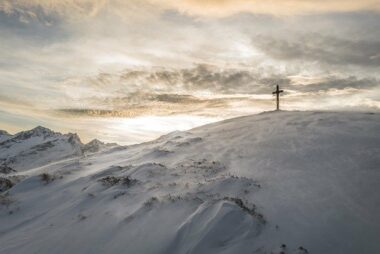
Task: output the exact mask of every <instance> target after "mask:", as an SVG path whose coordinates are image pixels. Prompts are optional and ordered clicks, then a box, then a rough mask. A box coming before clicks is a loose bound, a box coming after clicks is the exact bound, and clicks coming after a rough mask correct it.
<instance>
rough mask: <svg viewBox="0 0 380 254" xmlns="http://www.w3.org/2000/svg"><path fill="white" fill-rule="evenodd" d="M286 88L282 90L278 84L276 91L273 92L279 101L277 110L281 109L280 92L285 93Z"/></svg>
mask: <svg viewBox="0 0 380 254" xmlns="http://www.w3.org/2000/svg"><path fill="white" fill-rule="evenodd" d="M283 92H284V90H280V87H279V86H278V85H277V86H276V91H274V92H273V93H272V94H275V95H276V102H277V108H276V110H280V93H283Z"/></svg>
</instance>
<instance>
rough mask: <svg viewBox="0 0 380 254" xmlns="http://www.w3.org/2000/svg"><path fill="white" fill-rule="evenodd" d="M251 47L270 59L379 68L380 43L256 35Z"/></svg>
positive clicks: (309, 36) (317, 37) (308, 35)
mask: <svg viewBox="0 0 380 254" xmlns="http://www.w3.org/2000/svg"><path fill="white" fill-rule="evenodd" d="M253 44H254V46H255V47H257V48H259V49H260V50H262V51H263V52H264V53H265V54H267V55H268V56H270V57H273V58H274V59H280V60H304V61H311V62H315V61H317V62H320V63H322V64H332V65H358V66H365V67H371V66H372V67H379V66H380V41H379V40H360V39H358V40H355V39H341V38H337V37H332V36H322V35H320V34H306V35H301V36H299V35H298V36H297V35H295V36H293V37H292V38H291V39H286V38H278V37H277V38H274V37H269V36H257V37H256V38H254V39H253Z"/></svg>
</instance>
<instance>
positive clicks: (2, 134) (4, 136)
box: [0, 130, 12, 143]
mask: <svg viewBox="0 0 380 254" xmlns="http://www.w3.org/2000/svg"><path fill="white" fill-rule="evenodd" d="M11 137H12V135H11V134H9V133H8V132H6V131H3V130H0V143H1V142H3V141H5V140H7V139H9V138H11Z"/></svg>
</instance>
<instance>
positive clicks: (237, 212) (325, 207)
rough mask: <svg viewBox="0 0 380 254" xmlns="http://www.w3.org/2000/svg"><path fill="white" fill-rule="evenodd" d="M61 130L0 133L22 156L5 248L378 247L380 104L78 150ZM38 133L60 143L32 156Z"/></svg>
mask: <svg viewBox="0 0 380 254" xmlns="http://www.w3.org/2000/svg"><path fill="white" fill-rule="evenodd" d="M41 133H42V134H41ZM43 133H45V134H46V133H48V134H46V135H45V134H43ZM71 135H72V134H71ZM15 136H17V134H16V135H13V136H12V138H14V137H15ZM32 136H33V135H32ZM45 136H46V137H45ZM68 139H69V137H68V136H64V137H63V135H62V134H56V133H53V132H51V131H50V132H49V131H46V130H44V131H42V130H41V132H39V133H38V135H35V136H33V137H29V138H27V139H26V140H21V139H20V140H18V142H16V141H15V140H14V142H13V143H12V144H11V143H7V144H11V146H10V147H9V148H4V142H3V143H0V158H3V159H5V160H6V159H7V158H16V161H18V162H17V163H15V164H14V165H15V166H16V168H15V169H16V170H17V172H11V173H8V174H0V180H1V179H3V182H2V184H3V186H4V187H3V189H5V188H8V189H7V190H5V191H3V192H1V193H0V253H1V254H3V253H4V254H5V253H12V254H18V253H20V254H21V253H38V254H44V253H46V254H51V253H55V254H58V253H89V254H90V253H91V254H94V253H95V254H96V253H130V254H134V253H136V254H137V253H138V254H145V253H169V254H170V253H197V254H198V253H268V254H269V253H299V254H301V253H317V254H329V253H331V254H340V253H342V254H343V253H344V254H350V253H352V254H358V253H363V254H377V253H380V241H379V240H380V238H379V236H380V216H379V215H380V115H379V114H369V113H349V112H346V113H333V112H267V113H262V114H259V115H252V116H247V117H240V118H235V119H230V120H226V121H222V122H219V123H214V124H210V125H205V126H202V127H199V128H196V129H192V130H189V131H185V132H174V133H170V134H168V135H165V136H163V137H161V138H159V139H157V140H154V141H152V142H147V143H143V144H139V145H133V146H128V147H118V146H117V147H116V146H112V147H109V148H107V149H100V150H99V149H93V147H94V146H98V145H101V142H100V143H99V141H94V142H93V143H92V144H91V145H90V146H89V147H90V148H89V152H87V153H84V152H83V151H82V150H83V145H82V146H81V147H82V150H81V149H79V148H78V147H77V146H76V145H72V146H71V147H70V145H71V144H72V143H70V142H68ZM9 140H12V139H8V141H9ZM52 140H58V141H52ZM43 141H52V142H53V144H56V143H55V142H58V143H59V145H55V146H53V147H50V146H49V147H50V148H49V149H41V150H40V151H37V155H33V154H32V155H29V153H30V151H35V150H36V149H35V148H34V149H32V150H31V148H33V147H35V146H36V144H41V143H42V144H45V143H46V142H43ZM6 142H7V141H6ZM73 143H74V144H77V143H76V142H73ZM69 144H70V145H69ZM70 149H72V150H70ZM78 149H79V150H78ZM25 151H29V152H25ZM78 151H82V152H78ZM17 167H18V168H17ZM4 179H8V180H9V181H11V182H12V185H13V187H11V188H9V186H8V185H7V183H8V181H6V180H4ZM0 183H1V181H0ZM7 186H8V187H7Z"/></svg>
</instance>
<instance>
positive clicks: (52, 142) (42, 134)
mask: <svg viewBox="0 0 380 254" xmlns="http://www.w3.org/2000/svg"><path fill="white" fill-rule="evenodd" d="M0 138H2V139H1V140H2V141H1V142H0V169H1V168H3V171H7V170H6V169H5V168H7V167H8V168H11V169H13V170H16V171H22V170H25V169H30V168H33V167H38V166H43V165H46V164H48V163H50V162H56V161H59V160H62V159H66V158H71V157H77V156H82V155H83V154H84V153H87V152H97V151H99V150H101V149H102V148H104V147H107V145H106V144H104V143H102V142H100V141H98V140H93V141H91V142H89V143H88V144H83V143H82V142H81V140H80V138H79V136H78V135H77V134H73V133H68V134H61V133H59V132H54V131H52V130H50V129H48V128H44V127H42V126H38V127H36V128H34V129H31V130H28V131H22V132H19V133H16V134H15V135H10V134H8V133H7V132H6V131H0ZM8 171H9V170H8Z"/></svg>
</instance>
